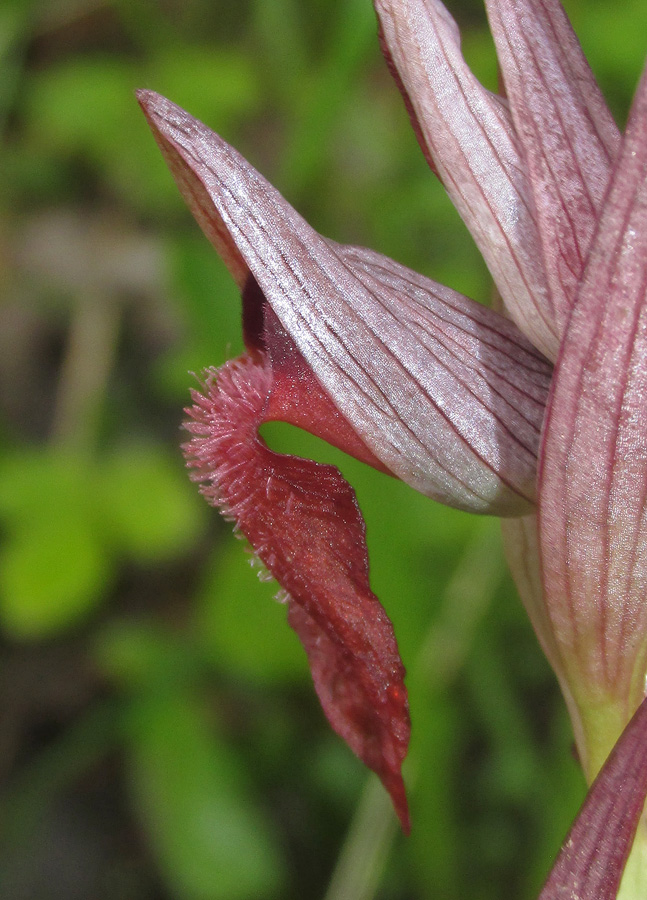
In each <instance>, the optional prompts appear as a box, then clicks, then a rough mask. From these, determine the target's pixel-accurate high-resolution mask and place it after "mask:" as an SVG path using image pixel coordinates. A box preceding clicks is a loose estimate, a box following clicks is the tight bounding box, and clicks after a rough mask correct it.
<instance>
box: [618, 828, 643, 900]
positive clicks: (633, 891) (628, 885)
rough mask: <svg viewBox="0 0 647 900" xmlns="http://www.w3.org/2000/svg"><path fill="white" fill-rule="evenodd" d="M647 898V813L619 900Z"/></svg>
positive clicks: (623, 881)
mask: <svg viewBox="0 0 647 900" xmlns="http://www.w3.org/2000/svg"><path fill="white" fill-rule="evenodd" d="M645 897H647V813H646V812H643V814H642V817H641V819H640V823H639V824H638V830H637V832H636V838H635V840H634V845H633V847H632V850H631V853H630V855H629V859H628V860H627V865H626V866H625V872H624V875H623V876H622V882H621V884H620V890H619V892H618V900H644V898H645Z"/></svg>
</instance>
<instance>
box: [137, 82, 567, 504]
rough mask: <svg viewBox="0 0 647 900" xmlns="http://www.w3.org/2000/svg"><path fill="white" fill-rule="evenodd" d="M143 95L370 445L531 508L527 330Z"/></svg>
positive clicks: (199, 204)
mask: <svg viewBox="0 0 647 900" xmlns="http://www.w3.org/2000/svg"><path fill="white" fill-rule="evenodd" d="M140 102H141V103H142V105H143V107H144V108H145V110H146V112H147V115H148V118H149V121H150V123H151V126H152V127H153V130H154V133H155V136H156V139H157V140H158V142H159V143H160V146H162V147H163V149H164V153H165V156H166V158H167V160H168V162H169V165H170V167H171V170H172V172H173V174H174V175H175V177H176V178H177V179H178V184H179V185H180V188H181V190H183V192H184V193H185V196H186V197H187V199H188V201H189V203H190V204H191V206H192V209H193V210H194V212H196V216H197V218H198V221H199V222H200V223H201V224H203V225H204V226H205V231H206V233H207V235H208V236H209V237H211V236H212V234H213V233H215V235H216V240H215V241H214V243H216V246H217V247H218V246H219V244H220V243H221V242H222V232H223V226H224V229H225V230H226V232H227V234H229V235H230V236H231V241H232V242H233V244H234V245H235V248H236V250H237V252H238V253H239V254H240V258H241V259H242V260H243V262H244V264H245V265H246V266H247V267H248V268H249V270H250V271H251V272H252V274H253V276H254V278H255V279H256V281H257V282H258V285H259V286H260V289H261V291H262V294H263V296H264V297H265V298H266V300H267V302H268V303H269V304H270V305H271V307H272V309H273V310H274V312H275V313H276V315H277V317H278V319H279V320H280V322H281V324H282V326H283V327H284V328H285V330H286V331H287V332H288V333H289V335H290V337H291V339H292V340H293V341H294V343H295V344H296V346H297V348H298V350H299V351H300V353H301V354H302V355H303V357H304V358H305V360H306V362H307V364H308V365H309V366H310V367H311V369H312V371H313V372H314V374H315V376H316V377H317V379H318V381H319V382H320V384H321V385H322V386H323V388H324V389H325V391H326V393H327V394H328V395H329V396H330V398H331V399H332V400H333V402H334V403H335V405H336V406H337V407H338V409H339V410H340V411H341V412H342V414H343V415H344V417H345V418H346V419H347V420H348V421H349V422H350V424H351V425H352V427H353V429H354V430H355V431H356V432H357V434H358V435H359V437H360V438H361V440H362V441H363V442H364V443H365V444H366V445H367V447H368V448H369V450H370V451H372V453H373V454H374V455H375V456H376V457H377V458H378V459H379V460H381V461H382V463H384V464H385V465H386V466H387V467H388V469H389V470H390V471H391V472H393V473H394V474H396V475H397V476H398V477H400V478H402V479H403V480H404V481H406V482H407V483H408V484H410V485H411V486H413V487H415V488H416V489H417V490H420V491H421V492H422V493H425V494H428V495H430V496H432V497H434V498H436V499H439V500H441V501H442V502H444V503H448V504H450V505H455V506H459V507H461V508H467V509H472V510H475V511H481V512H492V513H496V514H503V515H516V514H519V513H521V512H523V511H524V510H527V509H528V508H530V506H531V504H532V502H533V500H534V496H535V466H536V452H537V446H538V438H539V431H540V427H541V421H542V417H543V410H544V403H545V397H546V393H547V387H548V383H549V378H550V367H549V366H548V364H547V363H546V361H545V360H544V359H542V358H541V357H540V356H539V355H538V354H537V352H536V351H535V350H534V348H533V347H532V346H531V345H530V344H529V343H528V342H527V341H526V340H525V339H524V338H523V337H522V336H521V335H520V333H519V331H518V330H517V329H516V328H515V327H514V326H513V325H512V324H511V323H509V322H507V321H506V320H505V319H504V318H503V317H501V316H498V315H497V314H496V313H493V312H492V311H489V310H486V309H484V308H483V307H480V306H478V305H477V304H475V303H473V302H472V301H469V300H467V299H466V298H464V297H461V296H460V295H458V294H456V293H455V292H452V291H449V290H448V289H446V288H442V287H440V286H439V285H436V284H435V283H434V282H431V281H429V280H428V279H424V278H422V277H421V276H418V275H416V274H415V273H413V272H410V271H409V270H407V269H405V268H404V267H402V266H398V265H397V264H396V263H393V262H392V261H391V260H387V259H386V258H385V257H382V256H380V255H379V254H375V253H371V252H370V251H365V250H359V249H357V248H345V247H342V246H340V245H338V244H335V243H334V242H332V241H327V240H325V239H324V238H322V237H320V236H319V235H318V234H317V233H316V232H315V231H314V230H313V229H312V228H310V226H309V225H308V224H307V223H306V222H305V221H304V220H303V219H302V218H301V217H300V216H299V215H298V214H297V213H296V212H295V210H293V209H292V208H291V207H290V206H289V205H288V204H287V203H286V201H285V200H284V199H283V198H282V197H281V196H280V194H279V193H278V192H277V191H276V190H274V188H272V186H271V185H270V184H268V182H266V181H265V179H263V178H262V176H260V175H259V174H258V172H256V170H255V169H253V168H252V167H251V166H250V165H249V163H248V162H246V160H244V159H243V158H242V157H241V156H240V154H238V153H237V152H236V151H235V150H234V149H233V148H232V147H230V146H229V145H228V144H226V143H225V142H224V141H222V139H220V138H219V137H218V136H217V135H215V134H213V132H211V131H210V130H209V129H208V128H206V127H205V126H204V125H202V124H201V123H199V122H197V121H196V120H195V119H194V118H192V117H191V116H190V115H188V114H187V113H185V112H184V111H183V110H181V109H179V107H176V106H175V105H174V104H172V103H170V102H169V101H167V100H164V99H163V98H161V97H159V96H158V95H154V94H151V93H150V92H142V93H141V94H140ZM210 217H211V218H213V220H214V222H215V225H214V226H213V227H211V226H210V224H209V223H210V221H211V218H210ZM205 223H206V224H205Z"/></svg>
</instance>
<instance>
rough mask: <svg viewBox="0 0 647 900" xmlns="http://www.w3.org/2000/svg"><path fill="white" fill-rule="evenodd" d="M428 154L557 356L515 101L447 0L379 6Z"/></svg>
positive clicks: (508, 292) (515, 304)
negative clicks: (488, 78)
mask: <svg viewBox="0 0 647 900" xmlns="http://www.w3.org/2000/svg"><path fill="white" fill-rule="evenodd" d="M374 2H375V8H376V10H377V14H378V17H379V20H380V26H381V29H382V32H383V35H384V40H385V43H386V47H387V48H388V54H389V56H390V57H391V63H392V66H394V67H395V69H396V70H397V72H398V75H399V79H398V81H399V84H400V86H401V88H402V89H404V91H405V92H406V97H407V104H408V106H409V108H410V110H412V112H413V119H414V121H415V122H416V123H417V127H416V131H417V133H418V136H419V139H420V138H422V141H423V149H424V151H425V154H426V155H427V156H428V157H431V159H432V160H433V162H434V167H435V170H436V171H437V172H438V174H439V176H440V178H441V180H442V182H443V185H444V186H445V189H446V190H447V193H448V194H449V196H450V198H451V200H452V202H453V204H454V206H455V207H456V209H457V210H458V212H459V213H460V215H461V218H462V219H463V221H464V222H465V224H466V225H467V227H468V228H469V230H470V231H471V233H472V236H473V237H474V240H475V241H476V243H477V245H478V247H479V249H480V251H481V253H482V254H483V257H484V259H485V261H486V263H487V265H488V267H489V269H490V272H491V273H492V277H493V278H494V280H495V282H496V284H497V287H498V289H499V292H500V294H501V297H502V298H503V301H504V303H505V305H506V308H507V309H508V311H509V312H510V315H511V316H512V318H513V319H514V321H515V322H516V323H517V325H518V326H519V328H520V329H521V330H522V331H523V333H524V334H525V335H526V337H528V338H529V339H530V340H531V341H532V343H533V344H534V345H535V346H536V347H538V348H539V349H540V350H541V351H542V352H543V353H544V354H546V356H548V357H549V358H550V359H554V358H555V356H556V354H557V347H558V343H559V342H558V334H557V328H556V323H555V321H554V317H553V313H552V310H551V305H550V303H549V299H548V288H547V281H546V275H545V272H544V267H543V264H542V259H541V243H540V238H539V231H538V227H537V223H536V221H535V214H534V209H533V205H532V195H531V189H530V184H529V183H528V176H527V171H526V169H525V168H524V163H523V159H522V156H521V149H520V147H519V144H518V140H517V136H516V134H515V130H514V127H513V124H512V119H511V117H510V112H509V109H508V106H507V103H506V102H505V101H503V100H502V99H501V98H500V97H497V96H496V95H494V94H492V93H491V92H490V91H486V90H485V89H484V88H483V86H482V85H481V84H480V83H479V82H478V81H477V79H476V78H475V77H474V75H473V74H472V72H471V71H470V70H469V68H468V66H467V64H466V62H465V60H464V59H463V57H462V55H461V52H460V35H459V32H458V28H457V26H456V23H455V22H454V20H453V19H452V17H451V16H450V15H449V13H448V12H447V10H446V9H445V7H444V6H443V4H442V3H440V2H439V0H374Z"/></svg>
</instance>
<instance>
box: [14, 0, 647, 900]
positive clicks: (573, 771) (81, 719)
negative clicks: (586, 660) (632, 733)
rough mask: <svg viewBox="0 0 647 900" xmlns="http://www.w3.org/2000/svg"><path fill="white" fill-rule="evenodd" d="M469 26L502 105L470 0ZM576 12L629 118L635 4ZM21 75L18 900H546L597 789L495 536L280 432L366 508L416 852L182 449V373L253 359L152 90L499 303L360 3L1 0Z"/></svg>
mask: <svg viewBox="0 0 647 900" xmlns="http://www.w3.org/2000/svg"><path fill="white" fill-rule="evenodd" d="M451 8H452V10H453V12H454V13H455V15H456V16H457V18H458V20H459V22H460V24H461V26H462V27H463V29H464V47H465V53H466V55H467V57H468V58H469V60H470V62H471V63H472V65H473V66H474V68H475V69H476V71H477V72H478V74H479V75H480V77H481V78H482V79H483V80H484V81H485V82H486V83H487V84H488V85H489V86H492V87H494V86H495V84H496V80H497V73H496V63H495V60H494V54H493V49H492V45H491V42H490V39H489V37H488V33H487V29H486V26H485V19H484V14H483V10H482V7H481V5H480V3H478V2H476V0H469V2H468V0H461V2H459V0H456V2H454V3H452V5H451ZM569 9H570V10H571V12H572V15H573V18H574V21H575V23H576V27H577V29H578V31H579V33H580V35H581V37H582V40H583V43H584V45H585V48H586V50H587V52H588V53H589V56H590V58H591V60H592V62H593V66H594V68H595V70H596V72H597V73H598V75H599V78H600V80H601V82H602V84H603V87H604V89H605V91H606V93H607V96H608V97H609V99H610V101H611V103H612V105H613V108H614V112H616V114H617V116H618V118H619V120H620V121H622V120H623V118H624V116H625V115H626V110H627V107H628V104H629V102H630V97H631V94H632V91H633V87H634V84H635V82H636V79H637V76H638V73H639V70H640V68H641V66H642V59H643V57H644V53H645V49H646V46H645V45H646V43H647V39H646V37H645V30H644V28H643V27H642V25H643V24H644V0H628V2H626V3H624V4H622V5H617V4H613V3H609V2H606V3H602V2H599V0H587V2H584V0H582V2H572V3H570V4H569ZM637 23H640V25H641V27H639V28H637V27H636V25H637ZM0 55H1V65H0V124H1V127H2V130H3V137H4V140H3V151H2V170H3V177H2V183H3V190H2V194H1V196H0V206H1V211H2V219H1V221H0V266H1V267H2V273H3V279H2V297H1V300H0V537H1V539H2V543H1V546H0V631H1V638H0V652H1V671H0V715H1V719H0V773H1V779H2V784H1V787H2V792H1V801H0V802H1V809H0V896H1V897H2V898H3V900H59V898H60V900H63V898H65V900H76V898H78V900H118V898H119V900H273V898H282V900H283V898H285V900H291V898H308V900H310V898H313V900H314V898H322V900H342V898H344V900H368V898H381V900H409V898H410V900H424V898H434V900H458V898H462V900H463V898H467V900H491V898H492V900H494V898H497V900H500V898H503V897H505V898H519V900H524V898H532V897H534V896H535V895H536V892H537V890H538V887H539V885H540V883H541V880H542V878H543V876H544V875H545V873H546V871H547V869H548V868H549V865H550V859H551V855H552V854H553V853H554V852H555V851H556V849H557V848H558V846H559V844H560V842H561V839H562V837H563V835H564V832H565V830H566V828H567V826H568V823H569V822H570V820H571V818H572V816H573V815H574V813H575V811H576V809H577V807H578V804H579V802H580V800H581V798H582V796H583V791H584V786H583V781H582V779H581V776H580V775H579V772H578V769H577V765H576V763H575V762H574V760H573V758H572V755H571V749H570V748H571V736H570V729H569V725H568V722H567V720H566V717H565V713H564V711H563V708H562V704H561V701H560V698H559V696H558V693H557V689H556V686H555V682H554V679H553V677H552V675H551V673H550V671H549V670H548V667H547V665H546V663H545V662H544V660H543V657H542V656H541V654H540V651H539V649H538V647H537V644H536V641H535V638H534V635H533V633H532V631H531V628H530V626H529V624H528V622H527V621H526V618H525V614H524V613H523V611H522V609H521V606H520V603H519V602H518V600H517V598H516V596H515V593H514V589H513V587H512V585H511V582H510V579H509V576H508V575H507V574H506V571H505V566H504V563H503V560H502V556H501V550H500V541H499V535H498V523H497V522H496V521H494V520H488V519H478V518H476V517H470V516H467V515H462V514H458V513H455V512H452V511H448V510H445V509H443V508H440V507H439V506H437V505H435V504H434V503H432V502H431V501H429V500H426V499H425V498H422V497H419V496H417V495H414V494H413V492H412V491H410V490H409V489H408V488H405V487H404V486H403V485H401V484H399V483H396V482H395V481H394V480H391V479H389V478H386V477H384V476H381V475H379V474H377V473H375V472H372V471H369V470H368V469H367V468H365V467H363V466H361V465H360V464H358V463H355V462H354V461H352V460H348V459H346V458H344V457H343V455H342V454H338V453H336V452H334V451H332V450H330V449H329V448H326V447H323V446H321V445H319V444H318V443H317V442H316V441H315V440H314V439H312V438H309V437H306V436H303V435H301V434H299V433H298V432H296V431H295V430H290V429H287V428H281V427H278V426H277V427H273V428H272V429H271V430H270V429H268V431H267V434H268V436H269V437H268V439H269V440H270V441H271V443H272V445H273V446H275V447H276V448H277V449H289V450H291V451H292V452H296V453H301V454H302V455H313V456H315V457H316V458H320V459H324V460H327V461H333V462H336V463H337V464H338V465H340V467H341V468H342V469H343V471H344V473H345V474H346V475H347V477H348V478H349V480H350V481H351V483H352V484H353V485H354V486H355V488H356V490H357V493H358V495H359V499H360V503H361V506H362V509H363V511H364V513H365V517H366V520H367V525H368V536H369V547H370V553H371V562H372V579H373V586H374V589H375V591H376V593H378V595H379V596H380V597H381V598H382V600H383V602H384V605H385V606H386V608H387V610H388V612H389V614H390V616H391V618H392V620H393V622H394V624H395V628H396V633H397V635H398V639H399V643H400V647H401V651H402V656H403V658H404V661H405V664H406V666H407V669H408V672H409V676H408V685H409V690H410V699H411V712H412V719H413V739H412V744H411V752H410V759H409V761H408V763H407V767H406V776H407V780H408V783H409V785H410V798H411V807H412V818H413V833H412V836H411V838H409V839H404V838H403V836H402V835H401V834H400V833H399V831H398V829H397V827H396V825H395V822H394V818H393V815H392V813H391V810H390V807H389V803H388V800H387V798H386V796H385V795H384V793H383V791H382V789H381V787H380V786H379V785H378V784H377V782H376V781H375V779H373V777H372V776H369V775H368V774H367V773H366V772H365V770H364V769H363V768H362V766H361V765H360V764H359V763H358V762H357V761H356V760H355V758H354V757H353V756H352V755H351V753H350V751H348V750H347V749H346V747H345V746H344V745H343V743H342V742H341V741H340V740H339V739H338V738H337V737H336V736H335V735H333V734H332V733H331V731H330V730H329V728H328V727H327V725H326V722H325V720H324V718H323V715H322V713H321V711H320V709H319V706H318V703H317V701H316V699H315V695H314V692H313V690H312V687H311V684H310V681H309V674H308V670H307V666H306V663H305V657H304V654H303V652H302V650H301V648H300V646H299V644H298V641H297V639H296V637H295V636H294V635H293V634H292V632H291V631H290V629H289V628H288V627H287V625H286V624H285V621H284V619H285V608H284V607H283V606H281V605H280V604H278V603H276V602H275V601H274V599H273V596H274V594H275V593H276V585H273V584H267V583H261V582H259V581H258V580H257V578H256V577H255V575H254V573H253V571H252V570H251V569H250V567H249V565H248V564H247V563H248V561H249V558H248V557H247V556H246V553H245V551H244V548H243V545H242V544H241V543H240V542H239V541H236V540H235V539H234V538H233V537H232V534H231V528H230V526H229V525H227V524H226V523H224V522H222V521H221V520H220V518H219V516H218V515H217V513H216V512H215V511H213V510H211V509H210V508H208V507H207V505H206V504H205V503H204V502H203V501H202V500H201V499H200V498H199V497H198V494H197V490H196V489H195V487H194V486H193V485H192V484H191V483H190V482H189V480H188V478H187V476H186V472H185V470H184V465H183V460H182V457H181V453H180V450H179V445H180V443H181V441H182V434H181V432H180V424H181V422H182V418H183V414H182V407H183V406H184V405H186V404H187V402H188V390H189V388H190V386H191V384H192V381H193V379H192V376H191V375H189V374H188V373H189V372H196V373H197V372H199V371H200V370H201V369H202V368H203V367H205V366H207V365H219V364H221V363H222V362H224V361H225V359H227V358H229V357H231V356H233V355H235V354H237V353H238V352H240V350H241V346H242V345H241V335H240V324H239V314H240V304H239V298H238V296H237V292H236V289H235V288H234V286H233V284H232V282H231V281H230V279H229V277H228V275H227V273H226V271H225V269H224V267H223V266H222V265H221V264H220V262H219V260H218V259H217V258H216V255H215V253H214V252H213V251H212V249H211V247H210V246H209V244H208V243H207V241H206V240H205V239H204V238H203V237H202V235H201V233H200V232H199V230H198V228H197V226H196V225H195V224H194V222H193V220H192V219H191V217H190V215H189V214H188V213H187V211H186V210H185V208H184V206H183V204H182V202H181V200H180V198H179V196H178V194H177V191H176V189H175V186H174V184H173V182H172V180H171V178H170V176H169V175H168V173H167V171H166V169H165V167H164V165H163V163H162V161H161V158H160V155H159V152H158V150H157V148H156V146H155V144H154V142H153V139H152V137H151V135H150V132H149V131H148V128H147V126H146V123H145V121H144V119H143V116H142V115H141V113H140V112H139V109H138V107H137V104H136V103H135V100H134V97H133V90H134V89H135V88H137V87H148V88H153V89H155V90H157V91H159V92H161V93H163V94H166V95H167V96H168V97H170V98H171V99H172V100H174V101H175V102H177V103H179V104H180V105H182V106H184V107H185V108H186V109H188V110H189V111H190V112H192V113H193V114H195V115H196V116H198V117H200V118H201V119H203V120H204V121H205V122H207V123H208V124H209V125H210V126H212V127H213V128H215V129H216V130H218V131H220V132H221V133H222V134H223V136H224V137H225V138H227V139H228V140H229V141H230V142H232V143H234V144H235V145H236V146H237V147H238V148H239V149H240V150H241V151H242V152H243V153H244V154H245V155H246V156H247V157H248V158H249V159H250V160H251V161H252V162H253V163H254V164H255V165H256V166H257V167H258V168H259V169H260V170H261V171H262V172H263V173H264V174H265V175H266V176H267V177H268V178H269V179H270V180H271V181H273V182H274V183H275V184H276V185H277V186H278V187H279V188H280V190H281V191H282V192H283V193H284V194H285V195H286V196H287V197H288V198H289V199H290V201H291V202H292V203H293V204H294V205H295V206H297V208H298V209H299V210H300V211H301V212H302V213H304V214H305V215H306V216H307V217H308V218H309V219H310V221H311V222H312V223H313V224H314V225H315V226H316V227H317V228H318V229H319V230H320V231H322V232H323V233H324V234H327V235H328V236H330V237H333V238H335V239H336V240H339V241H345V242H352V243H359V244H364V245H368V246H372V247H374V248H376V249H378V250H380V251H382V252H384V253H387V254H389V255H391V256H393V257H394V258H396V259H398V260H399V261H401V262H404V263H406V264H408V265H410V266H412V267H413V268H415V269H418V270H420V271H423V272H425V273H426V274H428V275H430V276H432V277H434V278H435V279H437V280H439V281H443V282H446V283H449V284H451V285H452V286H453V287H455V288H458V289H459V290H462V291H463V292H465V293H467V294H469V295H471V296H473V297H475V298H477V299H480V300H487V298H488V296H489V293H490V284H489V281H488V276H487V273H486V271H485V269H484V267H483V264H482V262H481V261H480V259H479V256H478V254H477V252H476V251H475V249H474V247H473V246H472V243H471V241H470V239H469V237H468V236H467V235H466V233H465V231H464V229H463V227H462V225H461V223H460V221H459V220H458V217H457V216H456V214H455V213H454V211H453V209H452V208H451V206H450V204H449V202H448V201H447V200H446V198H445V196H444V194H443V192H442V189H441V188H440V186H439V185H438V184H437V182H436V181H435V179H434V178H433V176H431V175H430V174H429V172H428V170H427V169H426V166H425V163H424V160H423V158H422V154H421V153H420V151H419V149H418V147H417V145H416V142H415V139H414V138H413V135H412V133H411V132H410V129H409V125H408V121H407V117H406V115H405V113H404V110H403V107H402V103H401V100H400V97H399V95H398V93H397V91H396V89H395V87H394V85H393V84H392V82H391V80H390V77H389V75H388V73H387V71H386V67H385V65H384V64H383V61H382V59H381V57H380V54H379V49H378V45H377V40H376V26H375V20H374V16H373V13H372V9H371V6H370V2H369V0H165V2H160V3H152V2H149V0H113V2H109V0H59V2H49V3H47V2H26V0H13V2H12V0H2V3H0Z"/></svg>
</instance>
